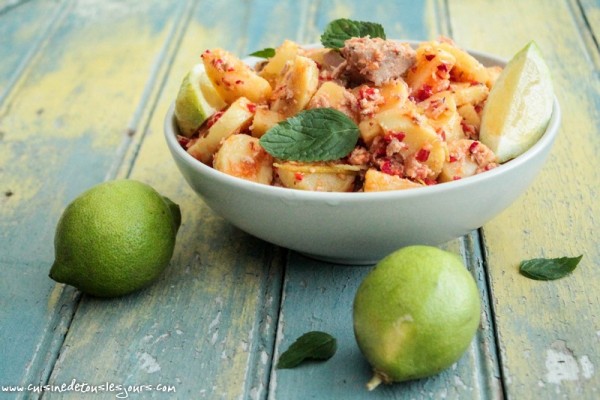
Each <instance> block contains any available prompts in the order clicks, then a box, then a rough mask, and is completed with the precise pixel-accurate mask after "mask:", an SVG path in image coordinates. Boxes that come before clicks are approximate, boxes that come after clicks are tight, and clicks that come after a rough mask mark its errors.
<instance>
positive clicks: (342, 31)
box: [321, 18, 385, 49]
mask: <svg viewBox="0 0 600 400" xmlns="http://www.w3.org/2000/svg"><path fill="white" fill-rule="evenodd" d="M365 36H370V37H372V38H374V37H378V38H381V39H385V32H384V30H383V26H381V25H380V24H378V23H375V22H363V21H353V20H351V19H346V18H340V19H336V20H334V21H331V22H330V23H329V24H328V25H327V26H326V27H325V31H324V32H323V34H322V35H321V44H322V45H323V47H327V48H330V49H341V48H342V47H344V42H345V41H346V40H348V39H350V38H353V37H365Z"/></svg>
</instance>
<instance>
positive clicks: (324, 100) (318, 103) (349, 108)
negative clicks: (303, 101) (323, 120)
mask: <svg viewBox="0 0 600 400" xmlns="http://www.w3.org/2000/svg"><path fill="white" fill-rule="evenodd" d="M324 107H328V108H335V109H336V110H338V111H341V112H343V113H344V114H346V115H347V116H348V117H349V118H351V119H352V120H353V121H355V122H356V121H358V115H357V107H356V97H354V95H353V94H352V93H350V91H348V90H346V89H345V88H344V87H343V86H341V85H339V84H337V83H335V82H331V81H328V82H325V83H323V84H322V85H321V86H320V87H319V89H317V91H316V93H315V94H314V95H313V97H312V98H311V99H310V101H309V102H308V105H307V107H306V108H308V109H310V108H324Z"/></svg>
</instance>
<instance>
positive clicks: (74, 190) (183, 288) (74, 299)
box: [0, 0, 600, 400]
mask: <svg viewBox="0 0 600 400" xmlns="http://www.w3.org/2000/svg"><path fill="white" fill-rule="evenodd" d="M371 3H373V4H375V5H369V4H371ZM338 17H348V18H353V19H360V20H367V21H377V22H380V23H382V24H383V25H384V27H385V29H386V31H387V34H388V37H395V38H409V39H417V40H427V39H433V38H436V37H437V36H438V35H440V34H443V35H448V36H451V37H453V38H454V39H455V40H456V42H458V43H459V44H460V45H461V46H464V47H466V48H471V49H474V50H481V51H488V52H492V53H496V54H499V55H501V56H504V57H507V58H508V57H510V56H511V55H512V54H513V53H515V52H516V51H517V50H519V49H520V48H521V47H522V46H523V45H524V44H525V43H527V42H528V41H529V40H531V39H534V40H535V41H536V42H537V43H538V44H539V46H540V47H541V49H542V50H543V53H544V55H545V57H546V59H547V62H548V64H549V66H550V68H551V70H552V73H553V77H554V85H555V90H556V93H557V95H558V97H559V100H560V103H561V106H562V110H563V123H562V128H561V132H560V135H559V138H558V140H557V142H556V144H555V147H554V149H553V151H552V154H551V155H550V157H549V160H548V162H547V164H546V165H545V167H544V169H543V172H542V173H541V175H540V176H539V177H538V178H537V180H536V181H535V183H534V184H533V186H532V187H531V188H530V189H529V190H528V191H527V193H526V194H525V195H524V196H522V197H521V198H520V199H519V200H518V201H517V202H516V203H515V204H514V205H512V206H511V207H510V208H509V209H508V210H506V211H505V212H503V213H502V214H501V215H500V216H499V217H497V218H495V219H494V220H493V221H491V222H490V223H489V224H487V225H485V226H484V227H483V228H482V229H480V230H477V231H474V232H472V233H471V234H469V235H467V236H465V237H463V238H461V239H458V240H455V241H453V242H450V243H448V244H447V245H444V246H443V247H444V248H447V249H450V250H452V251H455V252H457V253H460V254H462V255H463V256H464V258H465V260H467V262H468V268H469V270H470V271H471V272H472V273H473V275H474V276H475V277H476V279H477V282H478V284H479V288H480V291H481V298H482V301H483V304H484V310H483V314H482V322H481V327H480V329H479V331H478V333H477V336H476V338H475V340H474V341H473V343H472V345H471V347H470V348H469V350H468V351H467V353H466V354H465V355H464V357H463V358H462V359H461V360H460V361H459V362H458V363H456V364H455V365H453V366H452V367H451V368H449V369H448V370H446V371H444V372H443V373H441V374H439V375H437V376H435V377H432V378H430V379H423V380H419V381H414V382H410V383H406V384H397V385H393V386H389V387H382V388H379V389H377V390H376V391H374V392H371V393H367V392H366V390H365V388H364V384H365V382H366V381H367V380H368V378H369V375H370V372H369V370H370V369H369V366H368V365H367V364H366V362H365V361H364V359H363V358H362V356H361V354H360V352H359V350H358V348H357V346H356V344H355V341H354V337H353V333H352V321H351V304H352V300H353V297H354V293H355V291H356V288H357V286H358V284H359V283H360V281H361V279H362V278H363V277H364V276H365V275H366V274H367V272H368V271H369V269H370V268H369V267H351V266H340V265H333V264H326V263H323V262H318V261H314V260H311V259H308V258H305V257H303V256H301V255H299V254H297V253H294V252H290V251H287V250H286V249H283V248H277V247H275V246H273V245H270V244H268V243H265V242H262V241H260V240H258V239H256V238H253V237H251V236H249V235H247V234H245V233H243V232H241V231H239V230H238V229H236V228H234V227H232V226H231V225H230V224H228V223H227V222H225V221H224V220H223V219H221V218H220V217H218V216H216V215H215V214H214V213H213V212H212V211H211V210H210V209H208V208H207V207H206V206H205V205H204V204H203V202H202V201H201V200H200V199H199V198H198V197H197V196H196V195H195V194H194V193H193V192H192V191H191V189H189V187H188V186H187V185H186V184H185V182H184V180H183V178H182V177H181V175H180V174H179V172H178V171H177V169H176V167H175V164H174V162H173V161H172V159H171V157H170V155H169V153H168V150H167V148H166V145H165V142H164V139H163V132H162V123H163V117H164V115H165V112H166V110H167V108H168V107H169V105H170V104H171V102H172V101H173V100H174V96H175V94H176V91H177V89H178V87H179V83H180V81H181V79H182V77H183V75H184V74H185V73H186V72H187V70H188V69H189V68H190V67H191V66H192V65H193V64H195V63H197V62H199V55H200V54H201V52H202V51H203V50H204V49H206V48H209V47H223V48H226V49H228V50H230V51H232V52H234V53H236V54H239V55H245V54H248V53H249V52H251V51H254V50H257V49H261V48H264V47H274V46H277V45H278V44H279V43H280V42H281V41H282V40H283V39H284V38H291V39H295V40H296V41H299V42H315V41H318V38H319V35H320V33H321V31H322V30H323V28H324V27H325V25H326V24H327V23H328V22H329V21H330V20H332V19H334V18H338ZM599 42H600V1H598V0H560V1H558V0H557V1H553V0H552V1H551V0H527V1H493V0H472V1H471V0H469V1H467V0H464V1H463V0H447V1H442V0H430V1H411V0H401V1H378V2H366V1H360V0H345V1H330V0H321V1H315V0H311V1H305V2H300V1H291V0H278V1H272V0H254V1H243V2H236V1H225V0H220V1H208V0H205V1H192V0H182V1H171V2H170V3H169V2H165V1H159V0H148V1H144V2H139V1H138V2H134V1H129V2H124V1H115V0H111V1H92V0H87V1H85V0H79V1H77V0H56V1H42V0H31V1H19V0H8V1H0V268H1V272H0V273H1V276H0V384H1V389H2V390H1V391H0V398H2V399H4V398H31V397H33V398H36V397H38V396H40V394H39V387H40V385H50V387H47V388H46V389H47V390H46V392H45V394H44V396H43V397H44V398H63V397H65V398H74V399H80V398H87V396H86V395H85V393H84V391H85V390H86V389H85V388H88V389H87V390H92V389H94V388H99V386H100V385H104V389H106V391H105V392H104V393H102V394H100V395H97V397H95V398H116V397H117V395H118V394H120V395H121V396H122V395H124V389H127V388H128V387H130V389H131V390H130V392H129V393H128V394H129V396H130V397H131V398H148V397H151V396H152V397H159V398H179V399H202V398H206V399H240V398H243V399H262V398H269V399H286V400H287V399H312V398H315V399H334V398H336V399H337V398H339V399H363V398H365V399H379V398H403V399H404V398H406V399H408V398H411V399H412V398H415V399H417V398H419V399H434V398H435V399H442V398H448V399H450V398H460V399H466V398H473V399H499V398H503V397H507V398H512V399H561V398H565V399H597V398H600V351H599V342H600V306H599V303H600V301H599V300H600V299H599V293H600V280H599V278H600V269H599V268H598V266H599V264H600V249H599V245H598V243H599V242H600V241H599V240H598V226H599V222H600V221H599V218H600V200H599V197H600V190H599V189H600V179H599V178H598V170H600V157H599V156H598V154H599V153H600V79H599V77H600V49H599V45H598V43H599ZM118 177H129V178H132V179H137V180H141V181H144V182H147V183H149V184H151V185H152V186H154V187H155V188H156V189H157V190H158V191H159V192H161V193H163V194H164V195H166V196H169V197H170V198H171V199H173V200H174V201H175V202H177V203H178V204H180V206H181V208H182V210H183V224H182V226H181V230H180V232H179V234H178V237H177V246H176V249H175V254H174V256H173V259H172V261H171V264H170V266H169V268H168V269H167V271H166V273H165V274H164V275H163V276H162V277H161V278H160V280H159V281H158V282H157V283H156V284H154V285H153V286H151V287H150V288H148V289H147V290H143V291H141V292H139V293H136V294H133V295H130V296H127V297H123V298H118V299H113V300H101V299H96V298H92V297H88V296H82V295H81V294H80V293H79V292H78V291H77V290H75V289H73V288H71V287H65V286H63V285H58V284H55V283H54V282H53V281H52V280H50V279H49V278H48V276H47V274H48V271H49V268H50V265H51V263H52V261H53V257H54V250H53V237H54V228H55V226H56V223H57V221H58V218H59V216H60V214H61V212H62V210H63V209H64V207H65V206H66V205H67V204H68V203H69V202H70V201H71V200H73V199H74V198H75V197H76V196H77V195H78V194H79V193H81V192H82V191H83V190H85V189H87V188H89V187H91V186H93V185H94V184H97V183H99V182H102V181H104V180H109V179H113V178H118ZM579 254H583V255H584V257H583V260H582V262H581V264H580V265H579V267H578V269H577V270H576V271H575V272H574V273H573V274H572V275H571V276H569V277H567V278H564V279H561V280H558V281H553V282H539V281H533V280H529V279H527V278H524V277H523V276H521V275H520V274H519V273H518V264H519V262H520V261H521V260H523V259H528V258H534V257H560V256H575V255H579ZM310 330H323V331H327V332H329V333H331V334H333V335H334V336H335V337H337V339H338V344H339V349H338V352H337V353H336V355H335V356H334V357H333V358H332V359H331V360H329V361H328V362H325V363H312V364H307V365H304V366H302V367H299V368H297V369H294V370H277V369H274V363H273V360H274V359H276V358H277V357H278V355H279V354H280V353H281V352H282V349H285V348H287V347H288V346H289V345H290V344H291V343H292V342H293V341H294V340H295V339H296V338H297V337H298V336H299V335H301V334H302V333H305V332H307V331H310ZM63 384H64V386H63V387H64V389H65V391H64V392H59V391H58V390H57V389H60V385H63ZM70 384H73V386H72V387H69V385H70ZM74 384H79V385H80V386H79V389H77V388H76V387H75V385H74ZM111 384H113V385H114V387H113V388H112V391H111V388H110V385H111ZM85 385H88V386H85ZM119 385H120V388H119ZM142 385H152V387H151V388H150V387H149V386H142ZM159 385H161V386H159ZM11 388H12V389H14V390H17V389H19V388H22V389H23V391H22V392H12V393H8V392H6V390H11ZM119 389H120V390H119ZM140 390H143V391H144V392H143V393H142V394H139V393H133V392H132V391H138V392H139V391H140Z"/></svg>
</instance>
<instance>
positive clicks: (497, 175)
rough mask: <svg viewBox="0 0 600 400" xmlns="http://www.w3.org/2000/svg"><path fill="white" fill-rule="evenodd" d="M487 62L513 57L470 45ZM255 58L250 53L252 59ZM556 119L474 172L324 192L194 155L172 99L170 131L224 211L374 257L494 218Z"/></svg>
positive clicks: (189, 177) (185, 165)
mask: <svg viewBox="0 0 600 400" xmlns="http://www.w3.org/2000/svg"><path fill="white" fill-rule="evenodd" d="M470 54H472V55H473V56H474V57H476V58H477V59H478V60H480V61H481V62H482V63H483V64H484V65H486V66H490V65H502V66H504V65H505V64H506V61H505V60H503V59H500V58H497V57H495V56H491V55H488V54H484V53H480V52H473V51H472V52H470ZM250 61H251V60H250ZM560 118H561V114H560V107H559V104H558V101H557V100H556V98H555V99H554V109H553V113H552V119H551V120H550V123H549V125H548V128H547V130H546V132H545V133H544V135H543V136H542V137H541V138H540V140H539V141H538V142H537V143H536V144H535V145H534V146H533V147H532V148H530V149H529V150H528V151H527V152H525V153H524V154H522V155H520V156H519V157H517V158H515V159H514V160H511V161H509V162H507V163H505V164H503V165H501V166H499V167H498V168H495V169H493V170H490V171H487V172H485V173H482V174H479V175H475V176H473V177H469V178H465V179H461V180H457V181H453V182H448V183H443V184H438V185H434V186H427V187H423V188H418V189H410V190H402V191H387V192H371V193H322V192H308V191H301V190H295V189H287V188H282V187H274V186H267V185H261V184H257V183H253V182H249V181H246V180H243V179H239V178H235V177H233V176H229V175H227V174H224V173H222V172H219V171H217V170H215V169H213V168H211V167H209V166H207V165H205V164H202V163H201V162H200V161H198V160H196V159H194V158H193V157H192V156H190V155H189V154H188V153H187V152H186V151H185V150H184V149H183V148H182V147H181V146H180V145H179V143H178V142H177V138H176V132H177V127H176V123H175V119H174V117H173V106H172V107H171V108H170V109H169V111H168V112H167V115H166V118H165V124H164V131H165V138H166V141H167V145H168V147H169V150H170V151H171V154H172V156H173V158H174V160H175V162H176V163H177V166H178V168H179V170H180V171H181V173H182V175H183V176H184V178H185V179H186V181H187V182H188V184H189V185H190V187H191V188H192V189H193V190H194V191H195V192H196V193H197V194H198V195H200V197H201V198H202V199H203V200H204V201H205V202H206V204H207V205H208V206H209V207H210V208H211V209H212V210H213V211H214V212H216V213H217V214H219V215H220V216H222V217H223V218H224V219H226V220H227V221H229V222H230V223H232V224H233V225H235V226H237V227H238V228H240V229H242V230H243V231H245V232H247V233H249V234H251V235H254V236H256V237H258V238H261V239H264V240H266V241H268V242H271V243H274V244H276V245H279V246H283V247H286V248H289V249H292V250H296V251H298V252H301V253H304V254H306V255H308V256H310V257H314V258H317V259H321V260H325V261H329V262H334V263H340V264H351V265H352V264H363V265H364V264H374V263H376V262H377V261H379V260H380V259H381V258H383V257H384V256H386V255H387V254H389V253H391V252H392V251H394V250H396V249H399V248H401V247H403V246H407V245H412V244H427V245H439V244H442V243H444V242H447V241H449V240H451V239H454V238H457V237H460V236H463V235H465V234H467V233H469V232H471V231H472V230H474V229H477V228H479V227H481V226H482V225H483V224H485V223H486V222H488V221H489V220H491V219H492V218H494V217H495V216H496V215H497V214H499V213H500V212H501V211H503V210H504V209H506V208H507V207H508V206H509V205H510V204H511V203H513V202H514V201H515V200H516V199H517V198H518V197H519V196H520V195H521V194H523V193H524V192H525V190H526V189H527V187H528V186H529V185H530V184H531V182H532V181H533V179H534V178H535V176H536V175H537V174H538V172H539V171H540V169H541V167H542V165H543V164H544V162H545V160H546V157H547V155H548V153H549V152H550V149H551V147H552V144H553V142H554V140H555V138H556V136H557V133H558V129H559V125H560Z"/></svg>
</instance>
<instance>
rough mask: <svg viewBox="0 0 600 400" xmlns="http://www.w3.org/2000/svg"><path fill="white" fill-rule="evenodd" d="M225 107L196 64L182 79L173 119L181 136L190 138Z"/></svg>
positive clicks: (201, 69)
mask: <svg viewBox="0 0 600 400" xmlns="http://www.w3.org/2000/svg"><path fill="white" fill-rule="evenodd" d="M225 106H226V104H225V102H224V101H223V99H222V98H221V97H220V96H219V94H218V93H217V91H216V90H215V88H214V86H213V85H212V83H211V82H210V80H209V79H208V76H207V75H206V72H205V71H204V66H203V65H202V64H198V65H196V66H194V68H192V70H191V71H190V72H188V74H187V75H186V76H185V77H184V78H183V81H182V82H181V86H180V87H179V92H178V93H177V98H176V100H175V119H176V120H177V125H178V126H179V131H180V133H181V134H182V135H183V136H187V137H190V136H192V135H193V134H194V132H196V130H197V129H198V128H199V127H200V125H202V123H203V122H204V121H206V120H207V119H208V118H209V117H210V116H211V115H213V114H214V113H215V112H216V111H218V110H221V109H223V108H224V107H225Z"/></svg>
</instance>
